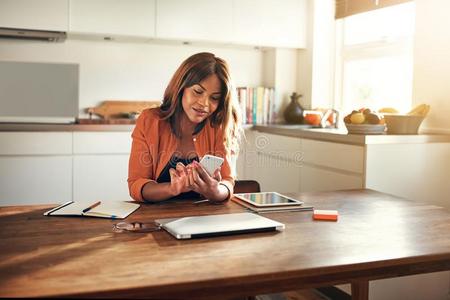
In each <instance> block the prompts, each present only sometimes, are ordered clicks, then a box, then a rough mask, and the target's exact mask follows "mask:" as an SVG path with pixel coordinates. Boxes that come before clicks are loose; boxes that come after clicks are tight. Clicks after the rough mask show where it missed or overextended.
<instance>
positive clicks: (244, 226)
mask: <svg viewBox="0 0 450 300" xmlns="http://www.w3.org/2000/svg"><path fill="white" fill-rule="evenodd" d="M155 222H156V223H157V224H158V225H160V226H161V227H162V228H164V229H165V230H167V231H168V232H169V233H170V234H172V235H173V236H174V237H176V238H177V239H191V238H200V237H211V236H221V235H230V234H240V233H251V232H263V231H275V230H278V231H282V230H283V229H284V227H285V226H284V224H283V223H280V222H277V221H274V220H271V219H268V218H265V217H262V216H260V215H257V214H254V213H237V214H224V215H209V216H193V217H183V218H174V219H159V220H155Z"/></svg>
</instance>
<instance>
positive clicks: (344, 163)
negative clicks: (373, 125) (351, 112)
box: [237, 130, 364, 193]
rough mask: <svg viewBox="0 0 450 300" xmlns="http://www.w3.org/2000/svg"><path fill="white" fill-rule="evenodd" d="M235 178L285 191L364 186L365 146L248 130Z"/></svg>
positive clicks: (265, 187)
mask: <svg viewBox="0 0 450 300" xmlns="http://www.w3.org/2000/svg"><path fill="white" fill-rule="evenodd" d="M237 170H238V179H252V180H256V181H258V182H259V183H260V185H261V189H262V191H277V192H286V193H290V192H292V193H296V192H297V193H298V192H316V191H332V190H343V189H357V188H363V187H364V147H362V146H357V145H346V144H339V143H331V142H323V141H316V140H309V139H301V138H298V137H288V136H281V135H276V134H268V133H262V132H257V131H252V130H248V131H247V132H246V142H245V143H243V147H242V149H241V152H240V157H239V158H238V165H237Z"/></svg>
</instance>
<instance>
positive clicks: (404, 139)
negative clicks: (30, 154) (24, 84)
mask: <svg viewBox="0 0 450 300" xmlns="http://www.w3.org/2000/svg"><path fill="white" fill-rule="evenodd" d="M133 128H134V124H131V125H128V124H126V125H122V124H120V125H110V124H108V125H105V124H95V125H93V124H86V125H85V124H18V123H17V124H15V123H4V124H0V132H2V131H98V132H121V131H123V132H131V131H132V130H133ZM244 129H245V130H255V131H258V132H264V133H270V134H278V135H283V136H291V137H298V138H305V139H313V140H321V141H328V142H335V143H343V144H352V145H368V144H417V143H419V144H420V143H450V135H444V134H415V135H389V134H381V135H363V134H348V133H347V130H346V129H345V128H337V129H336V128H308V126H305V125H284V124H272V125H244Z"/></svg>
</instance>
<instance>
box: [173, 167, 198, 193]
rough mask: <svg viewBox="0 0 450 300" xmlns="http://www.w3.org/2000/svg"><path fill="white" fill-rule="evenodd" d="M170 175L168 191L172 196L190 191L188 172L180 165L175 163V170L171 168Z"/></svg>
mask: <svg viewBox="0 0 450 300" xmlns="http://www.w3.org/2000/svg"><path fill="white" fill-rule="evenodd" d="M169 173H170V190H171V191H172V192H173V196H177V195H179V194H181V193H186V192H189V191H191V190H192V188H191V187H190V186H189V182H188V170H187V168H186V166H185V165H183V164H182V163H180V162H179V163H177V165H176V169H173V168H171V169H170V170H169Z"/></svg>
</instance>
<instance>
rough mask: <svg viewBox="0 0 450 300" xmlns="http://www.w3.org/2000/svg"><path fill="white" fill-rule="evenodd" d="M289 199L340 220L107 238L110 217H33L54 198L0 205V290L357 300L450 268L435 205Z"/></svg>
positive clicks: (353, 197)
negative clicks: (395, 282)
mask: <svg viewBox="0 0 450 300" xmlns="http://www.w3.org/2000/svg"><path fill="white" fill-rule="evenodd" d="M288 195H291V196H295V197H296V198H298V199H301V200H303V201H305V202H306V203H309V204H313V205H314V206H315V208H317V209H336V210H338V211H339V220H338V221H337V222H329V221H314V220H313V219H312V212H311V211H302V212H283V213H267V214H264V216H265V217H268V218H271V219H273V220H276V221H279V222H282V223H285V224H286V229H285V231H283V232H280V233H274V232H268V233H256V234H242V235H235V236H226V237H214V238H203V239H195V240H176V239H175V238H173V237H172V236H171V235H169V234H168V233H166V232H165V231H157V232H152V233H129V232H127V233H114V232H113V231H112V226H113V224H114V223H116V222H118V221H116V220H107V219H100V218H88V217H45V216H43V215H42V214H43V212H44V211H46V210H47V209H48V208H50V207H52V206H53V205H46V206H16V207H3V208H0V228H1V229H0V248H1V251H0V297H35V296H38V297H112V298H124V297H126V298H156V299H161V298H167V299H169V298H170V299H173V298H196V299H198V298H209V299H213V298H214V299H218V298H224V299H225V298H232V297H239V296H246V295H257V294H263V293H272V292H281V291H288V290H294V289H300V288H310V287H318V286H326V285H331V284H340V283H352V282H353V283H355V286H354V291H355V292H357V293H358V299H365V297H364V296H365V295H366V294H367V291H366V288H367V289H368V285H366V282H367V281H368V280H371V279H379V278H388V277H396V276H403V275H409V274H418V273H427V272H434V271H442V270H449V269H450V213H449V211H447V210H445V209H443V208H440V207H436V206H433V205H427V204H421V203H417V202H412V201H408V200H404V199H400V198H396V197H393V196H390V195H386V194H382V193H379V192H375V191H371V190H351V191H337V192H322V193H305V194H297V195H295V194H288ZM243 210H244V208H242V207H240V206H239V205H238V204H236V203H234V202H233V201H229V202H228V203H227V204H225V205H211V204H207V203H202V204H193V202H192V201H190V200H179V201H173V202H170V203H166V204H161V205H150V204H144V205H142V206H141V208H139V210H138V211H136V212H135V213H133V214H132V215H131V216H129V217H128V218H127V220H126V221H140V222H151V221H152V220H154V219H157V218H169V217H179V216H191V215H208V214H220V213H235V212H241V211H243ZM418 288H419V287H418ZM355 296H356V295H355Z"/></svg>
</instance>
